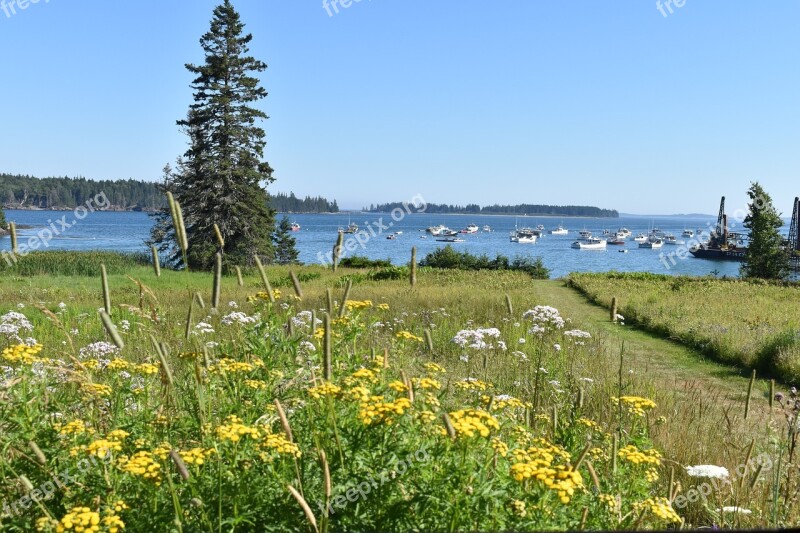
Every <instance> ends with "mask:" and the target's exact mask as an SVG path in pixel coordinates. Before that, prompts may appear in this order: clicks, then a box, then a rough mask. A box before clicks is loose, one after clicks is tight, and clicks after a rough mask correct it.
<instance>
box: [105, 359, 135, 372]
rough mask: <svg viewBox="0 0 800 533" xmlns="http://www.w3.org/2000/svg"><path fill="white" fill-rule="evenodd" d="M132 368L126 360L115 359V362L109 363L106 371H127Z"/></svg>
mask: <svg viewBox="0 0 800 533" xmlns="http://www.w3.org/2000/svg"><path fill="white" fill-rule="evenodd" d="M130 366H131V364H130V363H129V362H127V361H126V360H124V359H114V360H113V361H111V362H110V363H108V366H106V369H108V370H125V369H128V368H130Z"/></svg>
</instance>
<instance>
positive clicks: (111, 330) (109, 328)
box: [100, 309, 125, 350]
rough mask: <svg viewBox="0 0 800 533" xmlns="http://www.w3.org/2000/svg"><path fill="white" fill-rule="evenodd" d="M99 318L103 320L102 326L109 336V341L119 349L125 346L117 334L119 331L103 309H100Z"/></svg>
mask: <svg viewBox="0 0 800 533" xmlns="http://www.w3.org/2000/svg"><path fill="white" fill-rule="evenodd" d="M100 320H101V321H102V322H103V327H104V328H106V332H107V333H108V335H109V337H111V341H112V342H113V343H114V345H115V346H116V347H117V348H119V349H120V350H121V349H123V348H124V347H125V343H124V342H123V341H122V337H120V336H119V332H118V331H117V327H116V326H115V325H114V323H113V322H112V321H111V317H110V316H109V315H108V313H106V311H105V309H101V310H100Z"/></svg>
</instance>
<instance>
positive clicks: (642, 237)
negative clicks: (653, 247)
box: [633, 233, 647, 243]
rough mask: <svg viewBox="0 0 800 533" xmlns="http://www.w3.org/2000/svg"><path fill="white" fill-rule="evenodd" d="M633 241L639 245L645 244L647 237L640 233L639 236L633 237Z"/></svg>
mask: <svg viewBox="0 0 800 533" xmlns="http://www.w3.org/2000/svg"><path fill="white" fill-rule="evenodd" d="M633 240H634V241H636V242H640V243H641V242H647V235H645V234H644V233H640V234H639V235H637V236H636V237H634V238H633Z"/></svg>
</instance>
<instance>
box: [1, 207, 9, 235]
mask: <svg viewBox="0 0 800 533" xmlns="http://www.w3.org/2000/svg"><path fill="white" fill-rule="evenodd" d="M7 226H8V224H7V223H6V214H5V212H4V211H3V208H2V207H1V206H0V230H4V229H6V227H7Z"/></svg>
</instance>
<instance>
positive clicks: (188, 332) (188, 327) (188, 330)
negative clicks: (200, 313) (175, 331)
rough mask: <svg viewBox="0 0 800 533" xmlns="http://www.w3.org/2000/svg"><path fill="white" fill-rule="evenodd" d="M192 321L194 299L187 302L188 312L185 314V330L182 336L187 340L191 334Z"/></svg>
mask: <svg viewBox="0 0 800 533" xmlns="http://www.w3.org/2000/svg"><path fill="white" fill-rule="evenodd" d="M192 322H194V300H192V301H190V302H189V312H188V313H187V315H186V332H185V335H184V337H185V338H186V340H189V336H190V335H191V334H192Z"/></svg>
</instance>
